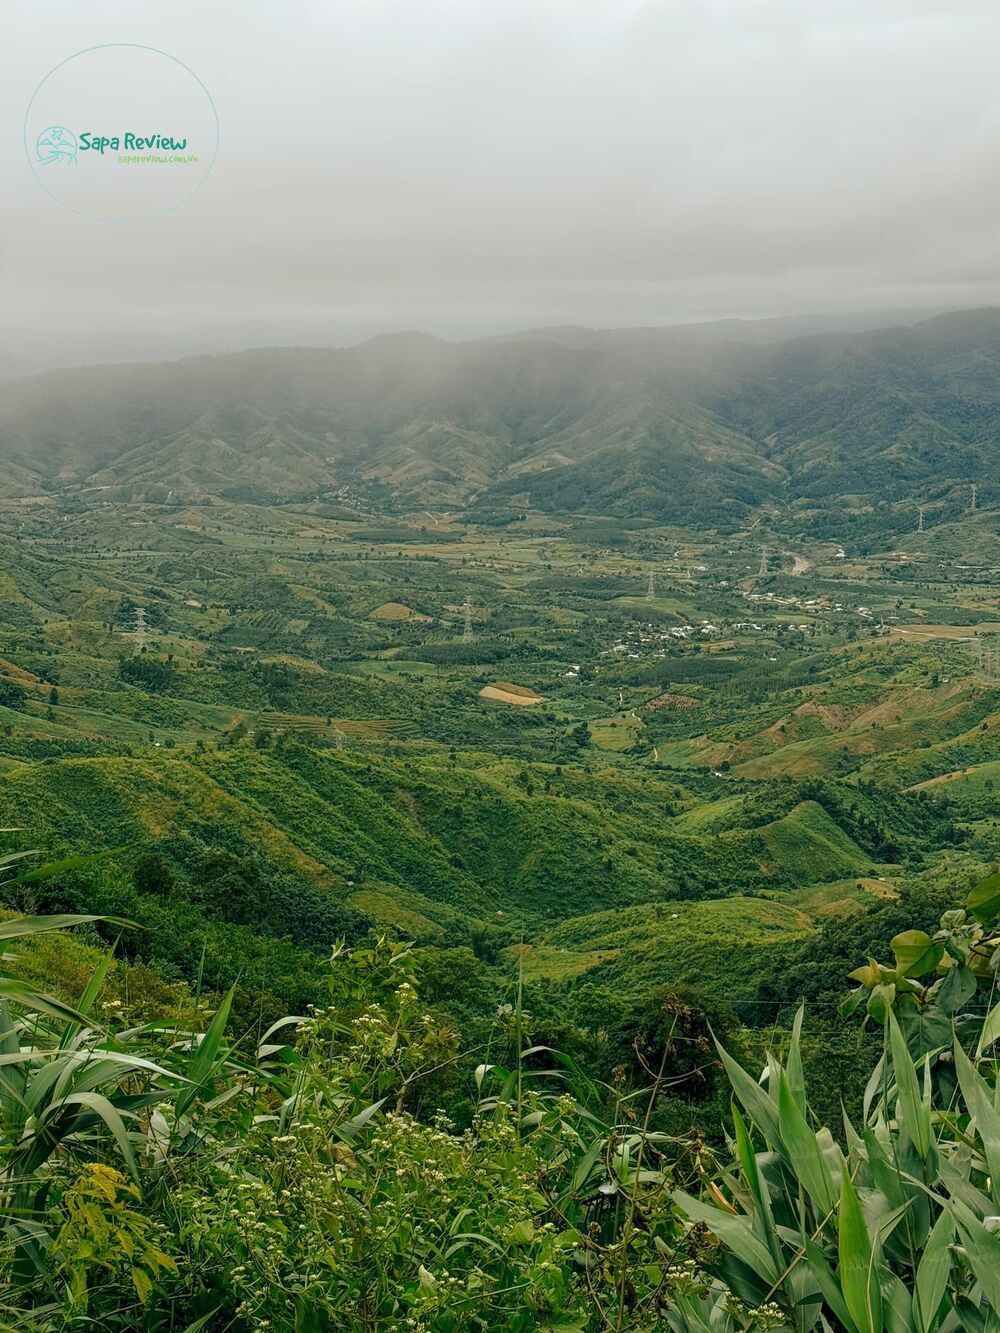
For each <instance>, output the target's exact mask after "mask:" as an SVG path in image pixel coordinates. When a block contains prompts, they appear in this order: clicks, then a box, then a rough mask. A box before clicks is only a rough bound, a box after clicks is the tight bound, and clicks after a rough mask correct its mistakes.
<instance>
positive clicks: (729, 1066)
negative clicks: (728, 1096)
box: [715, 1041, 781, 1152]
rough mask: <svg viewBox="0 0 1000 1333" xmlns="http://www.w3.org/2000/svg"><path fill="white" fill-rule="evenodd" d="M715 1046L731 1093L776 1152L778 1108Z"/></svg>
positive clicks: (778, 1129)
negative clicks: (730, 1087) (731, 1090)
mask: <svg viewBox="0 0 1000 1333" xmlns="http://www.w3.org/2000/svg"><path fill="white" fill-rule="evenodd" d="M715 1046H716V1049H717V1050H718V1052H719V1056H720V1058H721V1060H722V1063H723V1065H724V1066H725V1070H726V1074H727V1075H728V1077H729V1082H730V1085H731V1086H732V1089H733V1092H735V1094H736V1096H737V1097H738V1098H739V1101H740V1102H741V1104H742V1106H743V1109H744V1110H745V1111H746V1113H747V1115H748V1116H749V1117H750V1119H751V1120H752V1121H753V1123H754V1124H755V1125H756V1126H757V1128H758V1129H759V1130H760V1132H761V1133H762V1134H763V1135H764V1138H765V1140H766V1141H767V1144H768V1146H769V1147H771V1148H773V1149H774V1150H775V1151H776V1152H777V1151H778V1150H780V1148H781V1130H780V1128H779V1125H778V1108H777V1106H776V1105H775V1103H774V1100H773V1099H772V1098H771V1097H769V1096H768V1094H767V1093H766V1092H765V1091H764V1089H763V1088H762V1087H761V1086H760V1084H759V1083H755V1082H754V1080H753V1079H752V1078H751V1077H750V1075H749V1074H748V1073H747V1071H746V1070H745V1069H744V1068H743V1066H742V1065H740V1064H738V1063H737V1061H735V1060H734V1059H733V1057H732V1056H731V1055H730V1054H729V1052H728V1051H727V1050H726V1048H725V1047H724V1046H722V1045H721V1044H720V1043H719V1042H718V1041H717V1042H716V1043H715Z"/></svg>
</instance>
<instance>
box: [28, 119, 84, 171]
mask: <svg viewBox="0 0 1000 1333" xmlns="http://www.w3.org/2000/svg"><path fill="white" fill-rule="evenodd" d="M35 152H36V153H37V154H38V161H39V162H40V163H41V164H42V166H45V167H47V166H51V165H52V163H53V162H55V163H58V164H61V165H62V166H68V165H69V163H70V162H73V163H75V162H76V135H75V134H74V133H73V132H72V130H67V129H64V128H63V127H62V126H61V125H51V126H50V127H49V128H48V129H47V130H42V132H41V134H40V135H39V136H38V141H37V142H36V144H35Z"/></svg>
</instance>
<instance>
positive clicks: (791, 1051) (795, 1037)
mask: <svg viewBox="0 0 1000 1333" xmlns="http://www.w3.org/2000/svg"><path fill="white" fill-rule="evenodd" d="M805 1012H806V1010H805V1005H804V1004H800V1005H799V1007H798V1010H797V1011H796V1014H795V1020H794V1022H793V1023H792V1038H791V1041H790V1042H789V1043H788V1059H787V1060H786V1061H785V1076H786V1077H787V1079H788V1087H789V1090H790V1091H791V1094H792V1096H793V1097H794V1098H795V1100H796V1102H797V1103H798V1106H799V1110H800V1111H801V1112H802V1114H803V1115H805V1110H806V1081H805V1076H804V1074H803V1072H802V1019H803V1018H804V1017H805Z"/></svg>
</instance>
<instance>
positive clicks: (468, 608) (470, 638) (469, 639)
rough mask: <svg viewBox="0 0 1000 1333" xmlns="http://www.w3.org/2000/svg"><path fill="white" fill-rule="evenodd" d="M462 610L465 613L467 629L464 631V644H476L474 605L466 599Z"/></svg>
mask: <svg viewBox="0 0 1000 1333" xmlns="http://www.w3.org/2000/svg"><path fill="white" fill-rule="evenodd" d="M462 610H463V611H464V612H465V628H464V629H463V630H462V642H463V643H474V642H475V638H476V636H475V635H474V634H473V632H472V603H471V602H470V601H469V599H468V597H466V599H465V601H464V602H463V603H462Z"/></svg>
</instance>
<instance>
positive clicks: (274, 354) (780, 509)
mask: <svg viewBox="0 0 1000 1333" xmlns="http://www.w3.org/2000/svg"><path fill="white" fill-rule="evenodd" d="M998 454H1000V310H997V309H983V310H975V311H964V312H958V313H953V314H947V315H941V316H937V317H935V318H933V319H929V320H925V321H923V322H920V323H917V324H913V325H900V326H897V327H893V328H887V329H876V330H860V331H858V330H849V331H833V332H821V333H806V334H803V333H801V332H797V331H795V329H794V326H790V325H788V324H787V323H784V322H782V321H761V322H757V323H755V322H747V321H739V320H727V321H721V322H718V323H715V324H708V325H696V326H682V327H676V328H667V329H631V330H611V331H595V330H588V329H580V328H556V329H543V330H538V331H534V332H531V333H526V334H521V335H517V336H509V337H502V338H492V339H481V340H477V341H473V342H462V343H456V342H448V341H444V340H442V339H438V338H434V337H431V336H429V335H426V334H420V333H401V334H394V335H389V336H382V337H378V338H375V339H373V340H371V341H369V342H366V343H363V344H361V345H359V346H356V347H349V348H336V349H313V348H302V349H296V348H292V349H280V350H257V351H248V352H243V353H239V354H235V355H227V356H217V357H209V356H201V357H195V358H189V359H185V360H180V361H174V362H167V363H162V364H137V365H116V366H97V367H89V368H83V369H77V370H59V371H54V372H51V373H48V374H44V375H39V376H35V377H33V378H31V379H26V380H21V381H17V382H15V383H12V384H6V385H4V386H3V389H2V392H0V496H3V497H6V498H13V497H19V496H30V495H44V494H48V493H59V494H63V495H65V494H70V495H73V494H76V495H79V494H89V493H90V492H96V491H98V490H99V489H100V490H103V491H104V492H105V493H106V495H105V496H104V497H102V498H108V499H122V500H149V501H161V502H162V501H165V500H169V501H177V502H180V501H184V502H189V501H192V500H199V499H206V498H210V497H213V496H220V495H221V496H239V497H242V498H248V499H255V498H260V499H267V500H274V499H281V498H288V497H294V498H315V497H321V496H324V495H336V494H338V493H339V494H341V495H345V494H346V495H353V496H354V497H355V498H356V499H360V500H362V501H363V502H367V503H370V504H372V505H373V506H375V505H377V506H378V507H383V508H390V509H392V508H395V509H399V510H405V509H413V508H425V507H437V508H444V509H458V508H465V509H468V508H474V509H480V510H489V509H493V510H504V509H509V508H516V507H517V506H519V505H524V504H530V505H531V506H533V507H535V508H538V509H543V510H553V511H565V510H569V511H575V512H585V513H586V512H591V513H601V514H612V515H619V516H622V517H625V516H630V517H631V516H635V517H648V518H652V519H657V520H660V521H671V522H709V523H714V524H719V525H723V526H725V525H729V524H738V523H740V522H743V521H745V519H746V518H747V516H748V515H749V514H750V513H751V512H752V511H755V510H759V509H761V507H763V509H764V510H765V511H770V512H771V513H773V514H775V515H780V514H785V515H791V516H793V517H801V519H802V521H803V522H805V521H816V520H817V518H819V519H820V520H822V519H823V517H824V516H825V517H826V518H827V519H828V520H831V521H832V520H834V519H836V518H837V517H838V516H839V518H840V519H843V518H844V517H845V515H846V516H852V515H853V516H854V517H855V518H856V517H857V516H858V515H859V514H864V513H868V512H874V511H876V510H880V511H883V513H884V512H885V511H888V513H889V515H890V517H891V515H892V514H893V513H896V512H898V513H899V514H907V513H909V512H911V511H912V510H913V507H914V505H915V503H916V502H917V501H919V502H921V503H927V504H928V505H930V506H932V507H933V506H937V508H938V509H939V510H940V512H941V513H942V514H943V515H947V514H948V513H950V512H952V511H956V512H957V510H958V509H959V507H960V506H961V504H962V503H963V499H962V497H963V496H964V495H965V494H966V493H967V492H968V487H969V484H970V482H971V481H972V480H976V481H978V483H979V487H980V497H981V502H982V503H983V504H984V505H988V504H989V503H990V493H991V482H990V476H991V474H992V472H993V470H994V465H995V463H996V461H997V458H998ZM998 498H1000V497H998ZM907 522H909V520H908V519H907Z"/></svg>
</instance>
